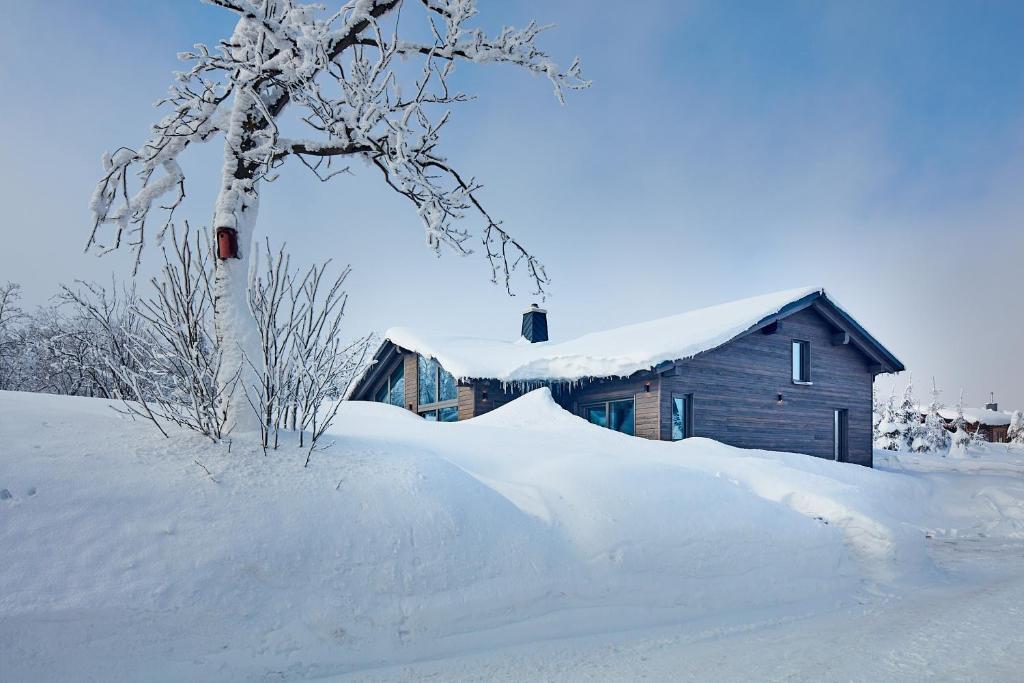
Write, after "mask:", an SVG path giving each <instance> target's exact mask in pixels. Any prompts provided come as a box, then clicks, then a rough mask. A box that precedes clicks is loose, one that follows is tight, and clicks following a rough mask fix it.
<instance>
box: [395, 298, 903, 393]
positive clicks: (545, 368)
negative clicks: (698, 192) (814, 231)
mask: <svg viewBox="0 0 1024 683" xmlns="http://www.w3.org/2000/svg"><path fill="white" fill-rule="evenodd" d="M815 294H820V295H822V296H826V294H825V290H824V289H821V288H818V287H810V288H801V289H790V290H786V291H782V292H776V293H774V294H765V295H763V296H757V297H752V298H749V299H743V300H740V301H734V302H731V303H726V304H721V305H718V306H711V307H708V308H701V309H698V310H695V311H689V312H687V313H680V314H678V315H673V316H669V317H666V318H660V319H658V320H651V321H649V322H643V323H637V324H634V325H627V326H625V327H619V328H616V329H612V330H606V331H603V332H593V333H591V334H585V335H583V336H582V337H577V338H576V339H571V340H568V341H562V342H539V343H533V344H531V343H530V342H528V341H526V340H525V339H522V338H520V339H518V340H515V341H501V340H495V339H482V338H479V337H470V336H461V335H453V334H449V333H442V332H424V331H419V330H412V329H409V328H407V327H393V328H391V329H389V330H388V331H387V332H386V333H385V334H384V337H385V339H386V340H389V341H391V342H392V343H394V344H395V345H397V346H399V347H401V348H403V349H408V350H410V351H414V352H416V353H419V354H420V355H422V356H427V357H430V358H435V359H436V360H437V361H438V362H439V363H440V364H441V365H442V366H443V367H444V368H445V369H446V370H448V372H450V373H452V374H453V375H455V376H456V377H457V378H493V379H498V380H502V381H508V382H515V381H530V380H551V381H574V380H578V379H583V378H587V377H625V376H629V375H632V374H633V373H635V372H639V371H641V370H648V369H650V368H652V367H654V366H656V365H658V364H659V363H662V362H664V361H672V360H680V359H685V358H691V357H693V356H695V355H697V354H698V353H701V352H703V351H708V350H710V349H713V348H716V347H718V346H720V345H722V344H724V343H726V342H728V341H729V340H731V339H733V338H735V337H736V336H738V335H740V334H742V333H743V332H746V331H747V330H749V329H750V328H752V327H754V326H755V325H757V324H758V323H760V322H762V321H764V320H765V319H766V318H769V317H771V316H773V315H775V314H777V313H779V312H781V311H782V309H783V308H785V307H786V306H787V305H789V304H792V303H794V302H797V301H800V300H802V299H805V298H806V297H809V296H811V295H815ZM831 303H832V305H833V306H835V302H834V301H831ZM837 308H838V307H837ZM840 310H841V309H840ZM844 315H846V314H844ZM897 363H898V361H897ZM898 369H899V370H902V367H899V368H898Z"/></svg>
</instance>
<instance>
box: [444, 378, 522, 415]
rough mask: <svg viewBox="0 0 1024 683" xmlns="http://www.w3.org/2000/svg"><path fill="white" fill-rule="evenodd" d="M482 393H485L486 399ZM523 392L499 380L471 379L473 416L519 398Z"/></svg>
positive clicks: (460, 412)
mask: <svg viewBox="0 0 1024 683" xmlns="http://www.w3.org/2000/svg"><path fill="white" fill-rule="evenodd" d="M484 394H486V395H487V398H486V400H485V399H484ZM522 395H523V392H522V391H521V390H518V389H514V388H512V387H511V386H504V385H502V383H501V382H499V381H497V380H491V379H480V380H474V381H473V413H472V415H473V416H476V415H483V414H484V413H489V412H491V411H492V410H494V409H495V408H499V407H501V406H503V405H505V404H506V403H508V402H509V401H512V400H514V399H517V398H519V397H520V396H522ZM459 419H460V420H461V419H463V417H462V411H461V410H460V411H459Z"/></svg>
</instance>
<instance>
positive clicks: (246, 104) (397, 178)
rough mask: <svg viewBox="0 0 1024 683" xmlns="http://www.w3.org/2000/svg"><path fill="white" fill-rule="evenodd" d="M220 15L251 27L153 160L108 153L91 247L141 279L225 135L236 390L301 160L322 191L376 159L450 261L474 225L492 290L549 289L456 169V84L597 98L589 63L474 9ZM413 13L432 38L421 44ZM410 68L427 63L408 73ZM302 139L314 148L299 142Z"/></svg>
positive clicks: (354, 4) (224, 200) (213, 66)
mask: <svg viewBox="0 0 1024 683" xmlns="http://www.w3.org/2000/svg"><path fill="white" fill-rule="evenodd" d="M207 2H209V3H210V4H213V5H216V6H218V7H221V8H223V9H225V10H227V11H229V12H232V13H233V14H234V15H235V16H236V17H237V23H236V25H235V29H234V32H233V34H232V35H231V36H230V38H226V39H225V40H222V41H221V42H220V43H219V44H218V45H216V46H214V47H209V46H206V45H201V44H200V45H196V46H195V48H194V49H193V50H191V51H189V52H185V53H183V54H182V55H181V57H182V59H184V60H185V61H187V62H190V63H191V66H190V67H189V68H188V69H187V70H186V71H184V72H182V73H180V74H178V77H177V83H176V84H175V85H173V86H172V87H171V90H170V94H169V95H168V97H167V98H166V99H165V100H163V102H162V104H163V105H165V106H166V107H167V108H168V109H169V112H168V114H167V115H166V116H165V117H164V118H163V119H161V120H160V121H159V122H158V123H157V124H156V125H155V126H154V127H153V134H152V137H150V139H149V140H147V141H146V142H145V143H144V144H143V145H142V147H141V148H139V149H131V148H128V147H120V148H118V149H117V150H116V151H115V152H113V153H111V154H108V155H106V156H104V159H103V175H102V178H101V179H100V182H99V183H98V185H97V187H96V191H95V193H94V195H93V198H92V202H91V208H92V211H93V214H94V217H95V221H94V225H93V229H92V232H91V234H90V236H89V240H88V246H89V247H90V248H93V249H96V250H98V251H99V252H101V253H102V252H104V251H107V250H110V249H115V248H118V247H120V246H122V245H127V246H129V247H132V248H134V250H135V252H136V266H137V265H138V259H139V257H140V255H141V252H142V249H143V247H144V246H145V244H146V243H147V240H148V239H149V236H148V235H147V224H148V222H149V220H148V219H149V217H150V212H151V211H152V209H153V208H156V207H161V208H164V209H166V215H165V218H164V220H163V223H162V226H161V228H160V232H161V233H162V232H164V231H166V230H167V228H168V227H169V226H170V225H171V221H172V219H173V215H174V211H175V209H176V208H178V207H179V206H180V205H181V203H182V200H183V199H184V197H185V175H184V172H183V170H182V167H181V165H180V158H181V155H182V152H184V151H185V150H186V149H188V148H189V147H190V146H193V145H197V144H200V143H204V142H209V141H211V140H214V139H215V138H217V137H218V136H220V135H223V137H224V158H223V165H222V173H221V184H220V191H219V195H218V197H217V200H216V204H215V207H214V214H213V225H212V228H213V234H214V235H222V236H223V238H224V244H225V245H226V246H225V249H226V251H227V252H228V254H226V255H229V256H231V258H226V259H224V260H220V261H219V262H218V263H217V268H216V282H215V294H216V301H217V306H216V309H215V318H216V320H215V323H216V324H215V327H216V337H217V342H218V344H219V345H220V346H221V347H222V352H223V358H222V364H221V369H220V373H221V377H222V378H232V377H237V376H238V375H239V373H241V372H242V371H243V369H244V367H245V365H246V363H245V361H244V358H246V357H249V358H257V357H258V356H259V331H258V329H257V325H256V322H255V320H254V318H253V316H252V314H251V312H250V310H249V307H248V303H249V296H248V292H247V287H248V274H249V272H250V264H251V260H252V254H253V249H252V242H253V232H254V227H255V224H256V217H257V211H258V206H259V199H260V194H261V192H262V181H264V180H267V181H269V180H272V179H273V178H274V177H275V176H276V174H277V173H278V171H279V169H280V168H281V166H282V165H283V164H285V163H286V162H288V161H289V160H293V161H295V162H298V163H301V164H303V165H304V166H306V167H307V168H309V169H310V170H311V171H312V172H313V173H315V174H316V175H317V176H318V177H319V178H320V179H322V180H327V179H328V178H330V177H333V176H336V175H338V174H339V173H341V172H342V171H346V170H348V166H347V165H346V164H347V163H349V162H351V161H352V160H361V161H363V162H365V163H366V164H367V166H368V167H370V168H371V169H373V170H375V171H377V172H379V173H380V174H381V179H382V181H383V182H384V183H386V184H387V185H388V186H390V187H391V188H392V189H393V190H395V192H397V193H398V194H399V195H401V196H403V197H405V198H406V199H407V200H409V201H410V202H411V203H412V204H413V206H414V208H415V209H416V212H417V213H418V215H419V217H420V219H421V222H422V223H423V226H424V229H425V231H426V237H427V243H428V245H429V246H430V247H431V248H432V249H434V250H435V251H437V250H440V248H441V247H442V246H447V247H449V248H451V249H453V250H454V251H455V252H458V253H469V252H470V251H471V250H470V247H469V244H468V242H469V239H470V233H469V232H468V231H467V230H466V229H464V228H462V227H460V225H461V219H463V218H465V217H466V216H467V214H469V213H473V214H475V215H476V216H477V217H478V219H479V220H480V222H481V225H482V228H481V235H480V237H481V240H482V243H483V247H484V252H485V254H486V257H487V258H488V260H489V261H490V264H491V268H492V276H493V279H494V280H495V281H503V282H504V284H505V286H506V287H509V286H510V285H509V278H510V275H511V273H512V271H513V270H515V269H516V268H517V267H522V268H524V269H525V270H526V272H527V274H528V276H529V278H530V279H531V280H532V281H533V283H534V285H535V286H536V288H537V290H538V291H543V289H544V286H545V285H546V283H547V281H548V280H547V275H546V274H545V272H544V268H543V266H542V265H541V263H540V262H539V261H538V260H537V259H536V258H535V257H534V256H533V255H532V254H531V253H530V252H529V251H527V249H526V248H525V247H523V246H522V245H521V244H520V243H519V242H518V241H516V239H515V238H513V237H512V235H511V234H510V233H508V232H507V231H506V230H505V229H504V228H502V227H501V224H500V222H499V221H498V220H496V219H494V218H493V217H492V216H491V214H490V213H488V212H487V211H486V209H485V208H484V207H483V205H482V204H481V201H480V197H479V195H478V192H477V190H478V189H479V187H480V186H479V185H478V184H477V182H476V181H475V180H474V179H473V178H472V177H471V176H469V175H466V174H465V173H463V172H461V171H459V170H457V169H456V168H455V166H454V165H453V164H452V163H451V162H450V161H449V160H448V159H447V158H446V157H445V156H444V155H443V153H442V152H441V149H440V143H441V140H442V131H443V129H444V126H445V124H446V123H447V122H448V120H449V117H450V109H451V108H452V107H453V106H455V105H458V104H460V103H463V102H466V101H467V100H468V99H469V97H468V96H466V95H465V94H463V93H461V92H458V91H457V90H453V89H451V88H450V87H449V81H450V77H451V75H452V73H453V71H454V69H455V65H456V64H457V63H459V62H476V63H478V64H486V63H505V64H511V65H513V66H517V67H521V68H523V69H525V70H526V71H528V72H530V73H533V74H538V75H541V76H544V77H546V78H547V79H548V80H549V81H550V83H551V85H552V86H553V88H554V92H555V95H556V97H557V98H558V99H559V100H560V101H561V100H562V98H563V93H564V91H565V90H567V89H580V88H585V87H587V86H588V85H589V83H588V82H587V81H586V80H584V79H583V77H582V74H581V72H580V66H579V61H578V60H575V61H573V62H572V63H571V65H570V66H569V67H568V68H567V69H562V68H559V67H558V66H557V65H556V64H555V62H554V61H553V60H552V58H551V57H550V56H549V55H548V54H547V53H545V52H544V51H543V50H541V49H540V48H539V47H538V46H537V38H538V36H539V35H540V34H541V33H542V32H543V31H544V30H545V29H546V28H547V27H545V26H541V25H538V24H536V23H530V24H528V25H527V26H526V27H525V28H521V29H519V28H508V27H506V28H504V29H502V30H501V31H500V32H499V33H497V34H496V35H493V36H491V35H487V34H486V33H485V32H484V31H482V30H481V29H479V28H473V27H471V26H470V22H471V21H472V19H473V18H474V16H475V15H476V14H477V8H476V2H475V0H419V1H418V2H413V1H412V0H410V1H409V2H403V0H351V1H349V2H346V3H344V4H343V5H341V6H340V7H337V8H334V9H327V8H324V7H321V6H318V5H307V4H300V3H299V2H296V1H295V0H207ZM399 10H401V12H400V11H399ZM414 16H418V18H419V20H420V21H422V24H421V27H422V29H423V31H421V32H420V33H423V34H425V35H427V36H429V37H428V38H427V39H426V40H418V39H417V38H416V36H418V35H419V33H417V32H415V31H413V32H411V33H406V30H407V29H408V27H409V26H410V23H409V22H410V21H412V20H413V17H414ZM399 18H401V22H400V21H399ZM400 28H401V35H400V30H399V29H400ZM409 60H418V61H417V62H416V66H412V65H410V64H402V62H404V61H409ZM289 112H290V113H291V114H292V116H289V117H286V114H287V113H289ZM302 129H304V130H305V134H306V135H308V137H290V135H291V134H293V131H300V130H302ZM286 131H287V133H286ZM338 161H340V162H341V163H340V165H339V164H338V163H336V162H338ZM133 179H134V183H133V182H132V181H133ZM227 403H228V405H227V411H228V414H229V422H230V423H231V424H232V426H234V425H240V426H243V427H246V428H255V426H254V425H252V424H251V422H248V421H245V417H244V416H245V415H248V414H251V411H248V410H247V407H244V406H243V404H244V403H245V401H244V400H240V397H239V395H238V393H237V392H235V393H234V394H232V395H231V398H230V399H229V400H228V401H227ZM243 421H245V423H244V424H243Z"/></svg>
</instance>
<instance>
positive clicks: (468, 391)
mask: <svg viewBox="0 0 1024 683" xmlns="http://www.w3.org/2000/svg"><path fill="white" fill-rule="evenodd" d="M457 396H458V399H459V420H468V419H469V418H471V417H473V416H475V415H476V414H477V413H476V405H475V400H476V392H475V390H474V388H473V385H472V384H466V383H462V382H460V383H459V386H458V393H457Z"/></svg>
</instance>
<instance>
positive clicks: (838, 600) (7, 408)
mask: <svg viewBox="0 0 1024 683" xmlns="http://www.w3.org/2000/svg"><path fill="white" fill-rule="evenodd" d="M334 439H335V444H334V446H333V447H332V448H331V450H330V451H328V452H325V453H318V454H315V455H314V456H313V458H312V460H311V463H310V466H309V468H307V469H304V468H303V462H304V460H305V454H304V453H302V452H300V451H299V450H297V449H294V448H291V447H285V448H283V449H282V450H279V451H276V452H271V453H270V454H269V456H267V457H264V456H263V454H262V452H259V451H256V450H253V449H250V448H248V447H246V446H244V445H243V444H242V443H240V442H238V441H236V442H235V443H234V444H233V445H232V448H231V452H230V453H228V452H227V448H226V447H224V446H215V445H212V444H209V443H208V442H204V441H203V439H201V438H200V437H197V436H194V435H189V434H175V435H174V438H172V439H163V438H161V437H160V436H159V434H157V433H156V432H155V430H153V429H152V428H151V427H148V426H147V425H145V424H142V423H134V422H132V421H130V420H128V419H126V418H124V417H122V416H120V415H118V414H116V413H115V412H114V411H112V410H111V409H110V407H109V405H108V404H107V403H106V402H103V401H100V400H95V399H79V398H66V397H53V396H43V395H30V394H16V393H3V392H0V680H5V681H6V680H14V681H20V680H32V681H35V680H102V681H119V680H147V681H161V680H308V679H317V678H323V679H328V680H364V679H365V680H392V679H399V680H418V679H421V678H425V677H428V676H429V677H433V678H434V679H436V680H451V679H457V680H627V679H637V678H640V677H643V676H647V677H648V678H651V679H654V680H679V679H686V678H688V677H691V678H697V679H707V678H710V677H712V676H713V677H715V678H717V679H721V680H751V679H754V680H762V679H763V680H778V679H788V680H882V679H885V678H889V679H892V680H904V679H907V678H921V677H925V676H927V675H929V673H931V674H939V675H941V676H943V677H945V678H950V679H957V678H959V679H964V680H971V679H973V680H978V679H982V680H1017V679H1016V678H1015V676H1016V674H1017V672H1019V671H1020V670H1022V668H1024V647H1022V642H1021V638H1022V636H1021V635H1020V634H1021V633H1024V615H1022V611H1021V609H1022V608H1021V605H1022V604H1024V563H1022V561H1021V560H1022V558H1024V454H1016V453H1012V452H1010V451H1008V450H1007V449H1006V448H1005V447H1002V446H990V447H989V448H988V449H987V450H985V451H983V452H979V453H976V454H975V456H976V457H975V458H972V459H969V460H964V461H948V460H944V459H941V458H937V457H927V456H908V455H900V456H896V455H889V454H882V453H880V454H879V455H878V464H879V469H876V470H868V469H865V468H861V467H857V466H853V465H843V464H837V463H833V462H828V461H824V460H819V459H814V458H810V457H806V456H802V455H795V454H784V453H769V452H763V451H744V450H738V449H734V448H730V447H726V446H723V445H721V444H718V443H715V442H712V441H707V440H703V439H690V440H687V441H686V442H681V443H675V444H673V443H659V442H649V441H644V440H641V439H634V438H631V437H626V436H623V435H621V434H617V433H615V432H612V431H609V430H603V429H601V428H598V427H594V426H592V425H589V424H587V423H585V422H584V421H582V420H579V419H578V418H575V417H573V416H571V415H569V414H568V413H565V412H564V411H562V410H561V409H559V408H558V407H557V406H556V405H555V404H554V403H553V402H552V401H551V400H550V396H549V395H548V394H547V393H546V391H537V392H533V393H531V394H528V395H527V396H525V397H523V398H522V399H520V400H518V401H514V402H513V403H511V404H509V405H507V406H505V407H504V408H502V409H500V410H498V411H495V412H493V413H490V414H488V415H485V416H483V417H480V418H477V419H475V420H471V421H469V422H465V423H452V424H446V423H428V422H425V421H422V420H420V419H419V418H417V417H415V416H414V415H412V414H411V413H408V412H406V411H403V410H401V409H398V408H393V407H390V406H386V405H379V404H356V403H353V404H346V405H345V406H344V410H343V412H342V414H341V416H340V418H339V424H338V427H337V428H336V434H335V435H334Z"/></svg>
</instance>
